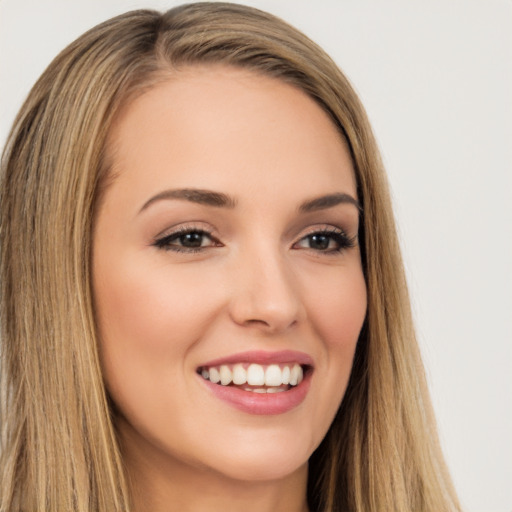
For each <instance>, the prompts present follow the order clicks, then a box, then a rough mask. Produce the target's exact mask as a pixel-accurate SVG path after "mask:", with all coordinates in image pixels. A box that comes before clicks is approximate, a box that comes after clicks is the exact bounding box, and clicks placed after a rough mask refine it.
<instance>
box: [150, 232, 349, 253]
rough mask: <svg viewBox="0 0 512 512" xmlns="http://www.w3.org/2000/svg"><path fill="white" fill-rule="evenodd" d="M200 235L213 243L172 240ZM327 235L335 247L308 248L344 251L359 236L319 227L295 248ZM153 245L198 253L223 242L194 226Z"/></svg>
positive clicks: (219, 245) (323, 251) (331, 251)
mask: <svg viewBox="0 0 512 512" xmlns="http://www.w3.org/2000/svg"><path fill="white" fill-rule="evenodd" d="M192 234H193V235H198V236H199V237H201V240H203V239H204V237H207V238H209V239H210V240H211V242H212V244H211V245H207V246H198V247H186V246H184V245H177V244H173V243H172V242H175V241H177V240H179V239H180V238H182V237H184V236H186V235H192ZM315 236H317V237H326V238H328V244H330V242H331V241H332V240H334V242H335V243H336V245H337V246H336V247H335V248H330V249H329V248H326V249H314V248H312V247H307V248H306V249H308V250H311V251H314V252H317V253H322V254H336V253H340V252H343V251H344V250H345V249H350V248H352V247H354V246H355V245H356V240H357V236H354V237H349V236H348V235H347V234H346V233H345V232H344V231H343V230H341V229H339V228H334V227H331V228H326V229H317V230H315V231H312V232H311V233H308V234H307V235H305V236H303V237H302V238H301V239H300V240H299V241H298V242H295V243H294V244H293V247H294V248H297V249H299V247H296V246H297V245H298V244H300V243H301V242H303V241H305V240H308V239H309V240H310V243H311V240H312V238H313V237H315ZM153 245H154V246H155V247H156V248H157V249H162V250H165V251H174V252H184V253H189V254H190V253H192V254H193V253H198V252H200V251H203V250H205V249H208V248H211V247H221V246H222V244H221V243H220V242H219V241H218V240H217V239H216V238H215V237H214V236H213V235H212V234H211V233H210V232H208V231H206V230H204V229H197V228H193V227H186V226H184V227H182V228H180V229H178V230H176V231H174V232H173V233H170V234H169V235H165V236H163V237H161V238H158V239H157V240H155V242H154V243H153Z"/></svg>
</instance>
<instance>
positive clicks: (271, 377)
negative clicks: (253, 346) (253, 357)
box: [198, 363, 307, 393]
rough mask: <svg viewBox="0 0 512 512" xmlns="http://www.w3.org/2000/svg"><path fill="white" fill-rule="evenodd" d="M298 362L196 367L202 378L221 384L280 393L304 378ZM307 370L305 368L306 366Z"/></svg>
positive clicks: (247, 389)
mask: <svg viewBox="0 0 512 512" xmlns="http://www.w3.org/2000/svg"><path fill="white" fill-rule="evenodd" d="M304 371H305V370H304V368H303V367H302V366H301V365H300V364H299V363H285V364H269V365H264V364H256V363H251V364H249V363H236V364H223V365H219V366H204V367H201V368H199V369H198V373H199V374H200V375H201V377H203V379H205V380H208V381H210V382H212V383H213V384H219V385H221V386H231V387H235V386H236V387H238V388H239V389H242V390H244V391H251V392H253V393H280V392H283V391H288V390H289V389H291V388H292V387H294V386H297V385H298V384H300V383H301V382H302V380H303V379H304ZM306 371H307V368H306Z"/></svg>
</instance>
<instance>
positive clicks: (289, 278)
mask: <svg viewBox="0 0 512 512" xmlns="http://www.w3.org/2000/svg"><path fill="white" fill-rule="evenodd" d="M266 242H267V243H260V244H256V245H257V247H254V245H251V247H250V248H247V250H243V251H241V253H240V254H239V258H238V259H237V262H236V267H237V271H236V272H235V275H234V281H233V295H232V298H231V315H232V317H233V319H234V320H235V321H236V322H237V323H238V324H241V325H246V326H247V325H252V326H259V327H261V328H262V329H265V330H267V331H273V332H274V331H282V330H284V329H286V328H288V327H289V326H291V325H293V324H294V323H295V322H296V321H297V320H298V317H299V313H300V310H301V303H300V297H299V294H298V289H297V283H296V282H295V279H294V276H293V273H292V271H291V269H290V268H289V266H288V265H287V262H286V258H285V257H284V256H285V255H284V254H283V252H282V251H283V249H282V248H280V247H279V245H278V244H271V243H268V240H267V241H266Z"/></svg>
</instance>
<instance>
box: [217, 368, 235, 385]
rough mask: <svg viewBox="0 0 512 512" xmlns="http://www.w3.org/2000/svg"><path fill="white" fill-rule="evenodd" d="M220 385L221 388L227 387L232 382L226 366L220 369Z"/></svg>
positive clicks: (229, 371)
mask: <svg viewBox="0 0 512 512" xmlns="http://www.w3.org/2000/svg"><path fill="white" fill-rule="evenodd" d="M219 373H220V383H221V384H222V385H223V386H227V385H228V384H231V381H232V380H233V376H232V375H231V370H230V369H229V367H228V366H226V365H225V364H223V365H222V366H221V367H220V372H219Z"/></svg>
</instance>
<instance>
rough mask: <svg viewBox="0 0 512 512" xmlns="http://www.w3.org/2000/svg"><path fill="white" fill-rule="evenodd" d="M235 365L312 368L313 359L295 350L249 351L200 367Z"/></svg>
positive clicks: (215, 360)
mask: <svg viewBox="0 0 512 512" xmlns="http://www.w3.org/2000/svg"><path fill="white" fill-rule="evenodd" d="M236 363H256V364H265V365H266V364H283V363H298V364H300V365H307V366H313V358H312V357H311V356H310V355H308V354H306V353H304V352H298V351H295V350H280V351H277V352H271V351H265V350H251V351H247V352H239V353H237V354H232V355H229V356H225V357H220V358H218V359H214V360H212V361H207V362H206V363H203V364H202V365H201V367H205V366H206V367H208V366H220V365H222V364H236Z"/></svg>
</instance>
